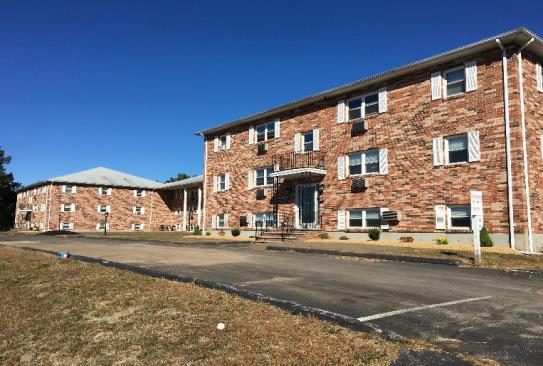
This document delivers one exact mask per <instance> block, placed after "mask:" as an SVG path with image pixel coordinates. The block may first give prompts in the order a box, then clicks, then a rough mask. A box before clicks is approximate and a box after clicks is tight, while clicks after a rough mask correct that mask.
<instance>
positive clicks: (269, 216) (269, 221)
mask: <svg viewBox="0 0 543 366" xmlns="http://www.w3.org/2000/svg"><path fill="white" fill-rule="evenodd" d="M259 216H262V217H263V219H262V220H263V221H264V226H263V227H264V228H268V227H273V223H274V219H273V212H271V211H269V212H257V213H255V218H254V225H255V227H256V223H257V222H258V221H259V219H258V217H259Z"/></svg>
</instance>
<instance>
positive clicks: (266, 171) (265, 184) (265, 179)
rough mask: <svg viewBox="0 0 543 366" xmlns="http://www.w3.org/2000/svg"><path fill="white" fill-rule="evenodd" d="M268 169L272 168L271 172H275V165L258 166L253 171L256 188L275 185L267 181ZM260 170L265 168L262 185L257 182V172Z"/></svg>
mask: <svg viewBox="0 0 543 366" xmlns="http://www.w3.org/2000/svg"><path fill="white" fill-rule="evenodd" d="M268 169H271V172H270V173H273V172H274V169H273V166H267V167H263V168H258V169H255V170H254V172H253V187H255V188H263V187H271V186H273V183H269V184H268V183H266V182H267V181H268ZM258 170H264V184H262V185H258V184H256V182H257V180H256V179H257V174H256V172H257V171H258Z"/></svg>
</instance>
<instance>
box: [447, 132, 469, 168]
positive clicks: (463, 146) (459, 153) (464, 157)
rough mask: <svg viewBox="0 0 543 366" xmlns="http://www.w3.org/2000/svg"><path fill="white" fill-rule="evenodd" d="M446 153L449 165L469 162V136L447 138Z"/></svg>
mask: <svg viewBox="0 0 543 366" xmlns="http://www.w3.org/2000/svg"><path fill="white" fill-rule="evenodd" d="M445 153H446V154H447V159H448V160H447V161H448V163H449V164H455V163H463V162H467V161H468V136H467V135H460V136H451V137H446V138H445Z"/></svg>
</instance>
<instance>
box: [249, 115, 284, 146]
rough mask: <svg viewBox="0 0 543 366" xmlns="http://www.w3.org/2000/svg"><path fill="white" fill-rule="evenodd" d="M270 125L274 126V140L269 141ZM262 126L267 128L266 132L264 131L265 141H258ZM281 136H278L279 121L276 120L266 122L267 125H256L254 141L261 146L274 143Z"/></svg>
mask: <svg viewBox="0 0 543 366" xmlns="http://www.w3.org/2000/svg"><path fill="white" fill-rule="evenodd" d="M269 125H273V138H271V139H269V138H268V131H269V130H268V126H269ZM262 126H265V128H266V129H265V131H264V141H258V128H259V127H262ZM278 137H279V136H278V134H277V121H276V120H274V121H270V122H266V123H261V124H259V125H256V126H255V132H254V140H255V143H257V144H261V143H264V142H266V141H272V140H275V139H277V138H278Z"/></svg>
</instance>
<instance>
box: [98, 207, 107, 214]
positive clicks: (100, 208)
mask: <svg viewBox="0 0 543 366" xmlns="http://www.w3.org/2000/svg"><path fill="white" fill-rule="evenodd" d="M98 212H100V213H101V214H104V213H106V212H108V209H107V205H100V206H99V207H98Z"/></svg>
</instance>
